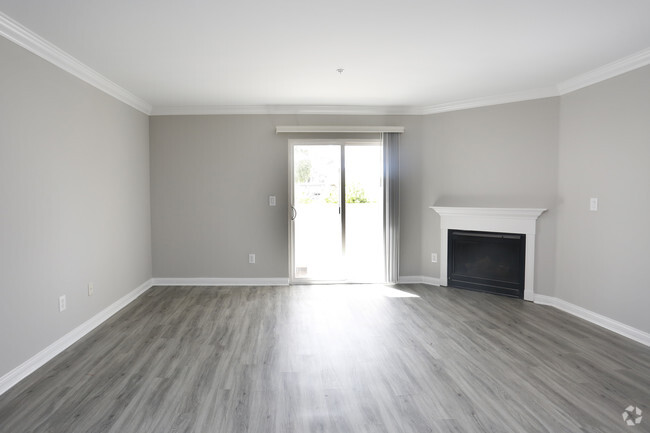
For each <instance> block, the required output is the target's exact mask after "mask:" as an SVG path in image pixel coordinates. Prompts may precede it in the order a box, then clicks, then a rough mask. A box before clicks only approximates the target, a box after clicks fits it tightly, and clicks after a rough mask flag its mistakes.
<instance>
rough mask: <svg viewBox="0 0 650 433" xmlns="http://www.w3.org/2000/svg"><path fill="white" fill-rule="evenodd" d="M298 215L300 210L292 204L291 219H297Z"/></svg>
mask: <svg viewBox="0 0 650 433" xmlns="http://www.w3.org/2000/svg"><path fill="white" fill-rule="evenodd" d="M297 216H298V211H297V210H296V208H295V207H293V206H291V221H293V220H295V219H296V217H297Z"/></svg>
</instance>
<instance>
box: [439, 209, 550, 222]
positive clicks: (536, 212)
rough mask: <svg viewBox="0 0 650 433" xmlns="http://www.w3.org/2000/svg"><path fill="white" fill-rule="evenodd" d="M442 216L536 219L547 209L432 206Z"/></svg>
mask: <svg viewBox="0 0 650 433" xmlns="http://www.w3.org/2000/svg"><path fill="white" fill-rule="evenodd" d="M430 208H431V209H433V210H435V211H436V212H437V213H438V214H440V216H484V217H493V218H521V219H533V220H536V219H537V218H538V217H539V216H540V215H541V214H542V213H543V212H544V211H545V210H546V209H541V208H509V207H451V206H430Z"/></svg>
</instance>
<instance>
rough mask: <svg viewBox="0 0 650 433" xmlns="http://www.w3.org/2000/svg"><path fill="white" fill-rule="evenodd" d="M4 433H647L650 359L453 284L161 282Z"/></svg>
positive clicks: (89, 340) (63, 359)
mask: <svg viewBox="0 0 650 433" xmlns="http://www.w3.org/2000/svg"><path fill="white" fill-rule="evenodd" d="M629 405H634V406H638V407H640V408H641V409H642V410H643V411H645V414H644V419H642V421H641V423H640V424H638V425H635V426H633V427H628V426H627V425H626V424H625V422H624V420H623V417H622V413H623V411H624V409H625V408H626V407H627V406H629ZM0 431H1V432H10V433H22V432H62V433H77V432H83V433H98V432H115V433H130V432H137V433H147V432H152V433H166V432H201V433H212V432H215V433H216V432H223V433H231V432H232V433H234V432H264V433H266V432H269V433H272V432H278V433H293V432H295V433H310V432H337V433H348V432H350V433H351V432H355V433H356V432H359V433H363V432H373V433H411V432H418V433H420V432H516V433H521V432H553V433H560V432H596V433H612V432H642V431H644V432H648V431H650V348H648V347H645V346H643V345H641V344H638V343H636V342H634V341H632V340H629V339H626V338H624V337H621V336H619V335H616V334H614V333H612V332H609V331H607V330H605V329H602V328H600V327H598V326H595V325H593V324H590V323H588V322H585V321H583V320H581V319H578V318H575V317H573V316H570V315H568V314H566V313H563V312H561V311H559V310H556V309H554V308H551V307H545V306H540V305H535V304H532V303H529V302H524V301H521V300H518V299H511V298H504V297H498V296H494V295H488V294H482V293H476V292H470V291H465V290H459V289H451V288H444V287H431V286H423V285H408V286H407V285H398V286H392V287H390V286H381V285H329V286H289V287H154V288H152V289H150V290H149V291H147V292H146V293H145V294H143V295H142V296H140V297H139V298H138V299H137V300H135V301H134V302H132V303H131V304H130V305H129V306H127V307H126V308H125V309H123V310H122V311H120V312H119V313H117V314H116V315H115V316H113V317H112V318H111V319H109V320H108V321H107V322H105V323H104V324H102V325H101V326H99V327H98V328H97V329H95V330H94V331H92V332H91V333H89V334H88V335H86V336H85V337H84V338H83V339H81V340H80V341H79V342H77V343H76V344H74V345H72V346H71V347H70V348H68V349H67V350H65V351H64V352H63V353H61V354H60V355H58V356H57V357H56V358H54V359H53V360H52V361H50V362H49V363H47V364H46V365H45V366H43V367H42V368H40V369H39V370H37V371H36V372H35V373H34V374H32V375H30V376H29V377H27V378H26V379H24V380H23V381H22V382H21V383H19V384H18V385H16V386H15V387H14V388H12V389H10V390H9V391H7V392H6V393H5V394H4V395H2V396H0Z"/></svg>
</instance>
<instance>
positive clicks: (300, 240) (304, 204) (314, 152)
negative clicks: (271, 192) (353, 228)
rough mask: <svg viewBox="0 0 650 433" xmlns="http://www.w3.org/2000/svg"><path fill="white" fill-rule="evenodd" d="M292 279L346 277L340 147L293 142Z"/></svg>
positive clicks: (331, 279) (334, 278)
mask: <svg viewBox="0 0 650 433" xmlns="http://www.w3.org/2000/svg"><path fill="white" fill-rule="evenodd" d="M292 152H293V154H292V159H293V185H292V187H293V188H292V204H293V209H292V236H293V258H292V268H293V269H292V279H293V280H301V279H304V280H310V281H319V280H322V281H335V280H343V279H344V270H343V240H342V223H341V146H340V145H330V144H328V145H313V144H312V145H294V146H293V149H292Z"/></svg>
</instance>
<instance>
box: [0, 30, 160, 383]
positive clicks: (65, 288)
mask: <svg viewBox="0 0 650 433" xmlns="http://www.w3.org/2000/svg"><path fill="white" fill-rule="evenodd" d="M0 59H2V67H0V95H2V96H1V97H0V206H1V207H0V293H1V294H2V300H1V302H0V347H2V351H1V352H2V355H1V356H0V376H2V375H4V374H5V373H7V372H9V371H10V370H11V369H13V368H15V367H17V366H18V365H20V364H21V363H23V362H24V361H26V360H27V359H29V358H30V357H32V356H34V355H35V354H36V353H38V352H39V351H41V350H42V349H44V348H45V347H47V346H48V345H49V344H51V343H53V342H54V341H56V340H57V339H58V338H60V337H62V336H63V335H65V334H66V333H67V332H69V331H71V330H72V329H74V328H75V327H76V326H78V325H80V324H81V323H83V322H84V321H86V320H88V319H89V318H91V317H92V316H94V315H95V314H97V313H98V312H100V311H101V310H103V309H104V308H106V307H107V306H109V305H110V304H111V303H113V302H115V301H116V300H117V299H119V298H120V297H122V296H124V295H125V294H127V293H128V292H130V291H132V290H133V289H135V288H137V287H138V286H139V285H141V284H142V283H144V282H145V281H147V280H148V279H149V278H151V243H150V238H151V235H150V231H151V225H150V210H149V136H148V133H149V130H148V118H147V116H146V115H144V114H141V113H139V112H137V111H135V110H133V109H132V108H130V107H128V106H126V105H124V104H122V103H121V102H118V101H116V100H115V99H113V98H111V97H110V96H107V95H106V94H104V93H102V92H100V91H98V90H97V89H95V88H93V87H91V86H89V85H87V84H85V83H83V82H81V81H80V80H78V79H77V78H75V77H73V76H72V75H69V74H68V73H66V72H63V71H62V70H60V69H58V68H57V67H55V66H53V65H51V64H49V63H47V62H46V61H44V60H42V59H40V58H38V57H36V56H35V55H33V54H31V53H29V52H27V51H25V50H24V49H22V48H20V47H18V46H17V45H14V44H13V43H11V42H9V41H7V40H6V39H4V38H0ZM91 281H92V282H94V286H95V294H94V296H92V297H89V296H88V295H87V284H88V283H89V282H91ZM62 294H65V295H66V296H67V303H68V308H67V310H66V311H65V312H63V313H59V311H58V297H59V295H62Z"/></svg>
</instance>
